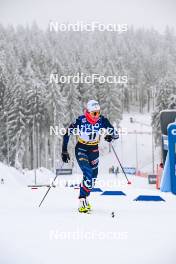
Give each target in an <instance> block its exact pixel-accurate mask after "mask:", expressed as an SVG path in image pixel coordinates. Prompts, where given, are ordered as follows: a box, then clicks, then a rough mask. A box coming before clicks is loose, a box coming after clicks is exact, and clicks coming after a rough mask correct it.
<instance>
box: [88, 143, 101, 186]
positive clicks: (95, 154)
mask: <svg viewBox="0 0 176 264" xmlns="http://www.w3.org/2000/svg"><path fill="white" fill-rule="evenodd" d="M88 158H89V163H90V165H91V167H92V179H91V180H92V181H91V186H92V189H93V188H94V185H95V181H96V179H97V176H98V163H99V150H98V147H97V146H96V147H95V148H93V149H91V150H89V152H88Z"/></svg>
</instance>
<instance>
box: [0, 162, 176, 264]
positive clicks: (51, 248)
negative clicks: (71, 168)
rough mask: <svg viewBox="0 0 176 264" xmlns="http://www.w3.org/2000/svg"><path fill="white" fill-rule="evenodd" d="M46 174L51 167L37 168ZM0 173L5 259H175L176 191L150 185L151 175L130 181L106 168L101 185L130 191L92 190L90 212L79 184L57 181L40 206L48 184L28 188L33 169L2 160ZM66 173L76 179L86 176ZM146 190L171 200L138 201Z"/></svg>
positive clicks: (42, 262) (43, 262) (30, 263)
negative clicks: (81, 204)
mask: <svg viewBox="0 0 176 264" xmlns="http://www.w3.org/2000/svg"><path fill="white" fill-rule="evenodd" d="M42 173H43V174H44V178H45V181H46V177H47V176H46V171H45V170H44V169H43V171H42V170H40V171H37V174H38V175H39V174H40V175H42ZM0 176H1V177H4V179H5V183H4V184H0V216H1V219H0V221H1V225H0V248H1V254H0V263H2V264H20V263H25V264H49V263H52V264H56V263H57V264H58V263H64V264H67V263H68V264H70V263H90V262H93V263H94V262H96V263H107V262H108V263H114V262H116V263H119V264H123V263H126V264H131V263H144V264H165V263H169V264H175V261H176V257H175V243H176V231H175V222H176V207H175V201H176V200H175V196H174V195H172V194H169V193H161V192H160V191H158V190H155V189H151V188H149V186H148V184H147V180H146V179H143V178H139V177H135V176H129V177H130V180H131V181H132V184H131V185H127V184H126V183H125V181H124V176H123V175H119V176H118V178H116V176H114V175H109V174H108V173H106V171H104V173H102V172H101V173H100V175H99V179H101V180H104V181H102V182H101V181H99V183H97V184H99V186H98V185H97V187H101V188H102V190H122V191H123V192H124V193H125V194H126V196H102V195H101V194H100V193H92V194H91V198H90V201H91V203H92V206H93V212H92V214H90V215H87V214H79V213H78V212H77V203H78V199H77V197H78V190H77V189H74V188H70V187H64V184H63V185H62V187H61V186H60V187H58V186H57V187H56V188H53V189H51V191H50V193H49V194H48V196H47V198H46V200H45V202H44V203H43V205H42V207H41V208H39V207H38V205H39V202H40V201H41V199H42V197H43V195H44V193H45V192H46V190H47V188H45V187H42V188H39V189H37V190H32V189H31V188H29V187H27V185H26V183H28V180H27V179H26V177H29V173H27V174H21V173H20V172H18V171H16V170H15V169H13V168H8V167H7V166H5V165H3V164H2V163H0ZM50 176H51V175H48V179H47V181H49V178H50ZM32 177H33V175H31V178H32ZM65 177H67V180H71V179H72V180H73V181H75V182H76V181H79V179H80V178H81V175H79V174H74V175H72V176H65ZM107 180H109V181H107ZM110 183H111V186H110ZM102 184H104V185H102ZM106 184H109V185H108V186H106ZM100 185H101V186H100ZM140 194H154V195H161V196H162V197H163V198H164V199H165V202H136V201H134V199H135V198H136V197H137V196H138V195H140ZM112 213H114V214H115V217H112Z"/></svg>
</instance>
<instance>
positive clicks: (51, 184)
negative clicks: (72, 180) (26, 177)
mask: <svg viewBox="0 0 176 264" xmlns="http://www.w3.org/2000/svg"><path fill="white" fill-rule="evenodd" d="M63 165H64V163H62V165H61V166H60V170H61V169H62V167H63ZM57 177H58V175H56V177H55V178H54V180H53V181H52V183H51V185H50V187H49V188H48V190H47V191H46V193H45V195H44V196H43V199H42V200H41V202H40V204H39V207H40V206H41V205H42V203H43V201H44V200H45V198H46V196H47V194H48V193H49V191H50V189H51V187H53V183H54V182H55V180H56V179H57Z"/></svg>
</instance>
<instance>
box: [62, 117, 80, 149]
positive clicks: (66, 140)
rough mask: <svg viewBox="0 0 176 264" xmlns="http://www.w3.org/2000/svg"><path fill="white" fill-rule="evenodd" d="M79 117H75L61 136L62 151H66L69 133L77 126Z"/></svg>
mask: <svg viewBox="0 0 176 264" xmlns="http://www.w3.org/2000/svg"><path fill="white" fill-rule="evenodd" d="M79 123H80V122H79V119H76V121H75V122H73V123H72V124H71V125H70V126H69V127H68V128H67V132H66V133H65V135H64V136H63V143H62V152H67V146H68V142H69V138H70V135H71V134H72V133H73V129H74V128H77V127H78V126H79Z"/></svg>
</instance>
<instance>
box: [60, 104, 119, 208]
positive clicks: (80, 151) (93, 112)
mask: <svg viewBox="0 0 176 264" xmlns="http://www.w3.org/2000/svg"><path fill="white" fill-rule="evenodd" d="M103 129H106V136H105V140H106V141H108V142H111V141H112V140H113V139H118V138H119V135H118V133H117V131H116V130H115V128H114V127H113V126H112V125H111V124H110V122H109V120H108V119H107V118H105V117H104V116H102V115H100V105H99V103H98V102H97V101H95V100H90V101H89V102H88V103H87V108H86V110H85V112H84V115H81V116H79V117H78V118H77V119H76V121H75V122H74V123H72V124H71V125H70V126H69V128H68V129H67V133H66V134H65V135H64V137H63V145H62V160H63V162H65V163H68V161H69V160H70V156H69V153H68V151H67V146H68V141H69V136H70V134H76V135H77V140H78V141H77V144H76V147H75V155H76V159H77V162H78V164H79V166H80V168H81V170H82V172H83V181H82V183H81V184H80V194H79V200H80V204H79V208H78V211H79V212H81V213H82V212H83V213H87V212H88V211H90V210H91V205H90V203H89V202H88V199H87V197H88V196H89V195H90V192H91V190H92V189H93V187H94V184H95V180H96V178H97V175H98V162H99V149H98V143H99V140H100V134H101V133H100V131H103Z"/></svg>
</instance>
